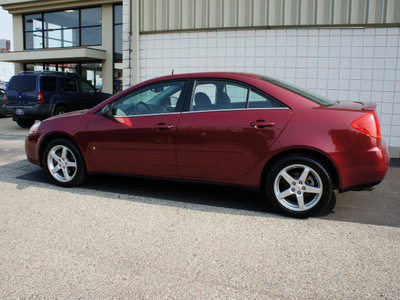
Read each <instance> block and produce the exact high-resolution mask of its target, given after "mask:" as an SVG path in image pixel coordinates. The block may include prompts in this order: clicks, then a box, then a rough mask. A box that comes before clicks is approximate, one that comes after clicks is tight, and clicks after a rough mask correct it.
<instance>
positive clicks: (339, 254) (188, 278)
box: [0, 118, 400, 299]
mask: <svg viewBox="0 0 400 300" xmlns="http://www.w3.org/2000/svg"><path fill="white" fill-rule="evenodd" d="M27 131H28V130H26V129H20V128H19V127H18V125H16V124H15V123H14V122H12V121H11V119H10V118H3V119H0V153H1V155H0V182H1V193H0V210H1V217H0V298H2V299H15V298H86V299H87V298H134V299H154V298H167V299H169V298H172V299H199V298H200V299H270V298H273V299H275V298H279V299H282V298H285V299H291V298H293V299H294V298H296V299H299V298H300V299H305V298H307V299H315V298H318V299H320V298H322V299H331V298H345V299H365V298H368V299H377V298H382V299H398V298H399V295H400V279H399V278H400V260H399V253H400V186H399V182H400V160H399V159H392V161H391V167H390V170H389V173H388V176H387V178H386V179H385V180H384V181H383V182H382V183H381V184H380V185H379V186H378V187H377V188H376V189H375V190H374V191H371V192H348V193H345V194H336V197H335V201H334V203H333V204H332V205H331V206H330V207H328V208H327V209H326V210H325V211H323V212H322V213H321V214H320V215H318V216H316V217H313V218H309V219H306V220H296V219H290V218H286V217H282V216H279V215H277V214H275V213H274V212H273V210H272V208H270V207H269V206H268V205H266V204H265V203H264V201H263V198H262V197H261V195H260V194H259V193H257V192H254V191H248V190H241V189H233V188H227V187H220V186H208V185H201V184H193V183H177V182H171V181H161V180H149V179H137V178H129V177H118V176H105V175H102V176H99V175H97V176H92V177H91V178H90V179H89V180H88V181H87V182H86V183H85V184H83V185H82V186H80V187H78V188H73V189H63V188H60V187H57V186H54V185H53V184H51V183H50V182H49V181H48V179H47V178H46V176H45V174H44V172H43V171H42V170H41V169H40V168H39V167H37V166H35V165H32V164H30V163H29V162H28V161H27V160H26V157H25V153H24V137H23V136H24V135H26V134H27Z"/></svg>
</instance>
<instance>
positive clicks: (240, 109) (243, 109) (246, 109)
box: [182, 107, 290, 114]
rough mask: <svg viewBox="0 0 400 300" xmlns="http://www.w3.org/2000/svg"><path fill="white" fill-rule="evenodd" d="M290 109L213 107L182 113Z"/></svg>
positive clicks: (277, 108)
mask: <svg viewBox="0 0 400 300" xmlns="http://www.w3.org/2000/svg"><path fill="white" fill-rule="evenodd" d="M279 109H284V110H286V109H290V108H289V107H268V108H237V109H213V110H191V111H184V112H182V114H192V113H203V112H220V111H222V112H227V111H249V110H279Z"/></svg>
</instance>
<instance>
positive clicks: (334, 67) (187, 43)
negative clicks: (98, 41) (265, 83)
mask: <svg viewBox="0 0 400 300" xmlns="http://www.w3.org/2000/svg"><path fill="white" fill-rule="evenodd" d="M399 40H400V29H399V28H379V29H375V28H367V29H355V28H348V29H329V28H326V29H274V30H241V31H209V32H182V33H161V34H147V35H141V36H140V53H139V55H140V65H139V68H140V79H141V80H145V79H149V78H153V77H158V76H162V75H167V74H171V72H172V70H174V73H175V74H177V73H188V72H206V71H207V72H212V71H236V72H251V73H258V74H266V75H270V76H273V77H277V78H281V79H283V80H287V81H289V82H293V83H295V84H297V85H300V86H303V87H306V88H308V89H310V90H313V91H315V92H317V93H319V94H321V95H324V96H328V97H330V98H333V99H335V100H344V101H350V100H355V101H357V100H361V101H374V102H377V103H378V113H379V118H380V121H381V123H382V134H383V136H384V139H385V140H386V141H387V142H388V143H389V145H390V146H392V147H400V42H399Z"/></svg>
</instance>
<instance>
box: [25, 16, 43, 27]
mask: <svg viewBox="0 0 400 300" xmlns="http://www.w3.org/2000/svg"><path fill="white" fill-rule="evenodd" d="M42 25H43V23H42V14H34V15H28V16H25V31H35V30H42V29H43V27H42Z"/></svg>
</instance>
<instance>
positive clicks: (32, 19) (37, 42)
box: [24, 7, 102, 49]
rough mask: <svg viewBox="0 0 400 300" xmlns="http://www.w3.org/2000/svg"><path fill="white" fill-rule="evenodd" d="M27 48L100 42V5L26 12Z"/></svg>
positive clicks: (83, 44)
mask: <svg viewBox="0 0 400 300" xmlns="http://www.w3.org/2000/svg"><path fill="white" fill-rule="evenodd" d="M24 23H25V49H41V48H59V47H60V48H64V47H77V46H96V45H101V43H102V39H101V7H95V8H85V9H75V10H65V11H59V12H50V13H43V14H30V15H25V16H24Z"/></svg>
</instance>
